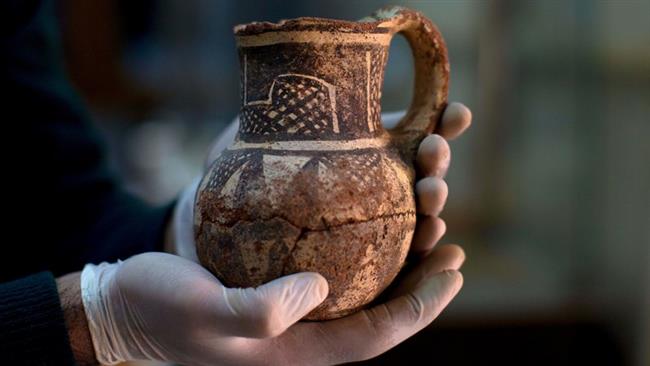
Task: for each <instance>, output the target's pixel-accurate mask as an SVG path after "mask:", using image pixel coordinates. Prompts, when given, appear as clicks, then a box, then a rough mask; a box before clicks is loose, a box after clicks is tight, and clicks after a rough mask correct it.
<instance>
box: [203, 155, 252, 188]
mask: <svg viewBox="0 0 650 366" xmlns="http://www.w3.org/2000/svg"><path fill="white" fill-rule="evenodd" d="M253 155H254V153H253V152H243V153H240V154H229V155H227V156H224V155H221V156H220V157H219V158H218V159H217V161H216V162H215V169H213V170H212V175H211V176H210V178H209V179H208V184H207V187H206V189H208V190H210V191H214V190H221V188H223V186H224V184H226V181H227V180H228V179H229V178H230V177H231V176H232V175H233V174H234V173H235V171H237V169H239V168H240V167H241V166H242V165H244V164H245V163H247V162H248V161H249V159H250V158H252V157H253Z"/></svg>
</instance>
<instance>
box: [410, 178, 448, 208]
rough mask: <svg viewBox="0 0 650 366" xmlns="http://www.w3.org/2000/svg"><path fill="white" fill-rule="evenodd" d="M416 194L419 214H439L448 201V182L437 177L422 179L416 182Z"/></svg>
mask: <svg viewBox="0 0 650 366" xmlns="http://www.w3.org/2000/svg"><path fill="white" fill-rule="evenodd" d="M415 194H416V196H417V212H418V213H419V214H422V215H427V216H438V215H439V214H440V212H441V211H442V209H443V207H444V206H445V202H446V201H447V194H448V188H447V183H445V181H444V180H442V179H440V178H436V177H426V178H424V179H420V180H419V181H418V182H417V183H416V184H415Z"/></svg>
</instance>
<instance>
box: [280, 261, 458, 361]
mask: <svg viewBox="0 0 650 366" xmlns="http://www.w3.org/2000/svg"><path fill="white" fill-rule="evenodd" d="M462 283H463V277H462V275H461V274H460V272H457V271H454V270H449V271H445V272H441V273H439V274H437V275H434V276H431V277H429V278H427V279H426V281H424V282H423V283H422V284H421V285H420V286H419V287H418V288H416V289H415V290H414V291H413V292H410V293H408V294H406V295H404V296H400V297H398V298H395V299H393V300H391V301H389V302H387V303H385V304H381V305H378V306H375V307H373V308H371V309H368V310H363V311H360V312H358V313H355V314H353V315H350V316H347V317H345V318H341V319H336V320H331V321H327V322H319V323H298V324H297V325H295V326H294V327H292V328H290V330H289V331H288V332H285V333H284V334H282V335H281V336H280V337H279V338H278V339H275V340H274V344H275V345H277V346H278V348H279V349H281V350H282V352H283V355H284V357H286V359H287V361H288V362H287V364H310V365H325V364H328V365H331V364H340V363H346V362H353V361H362V360H367V359H369V358H372V357H375V356H377V355H379V354H381V353H384V352H386V351H388V350H389V349H391V348H393V347H394V346H396V345H397V344H399V343H400V342H402V341H404V340H405V339H407V338H408V337H410V336H412V335H413V334H415V333H417V332H418V331H420V330H421V329H422V328H424V327H425V326H427V325H428V324H429V323H431V322H432V321H433V320H434V319H435V318H436V317H437V316H438V314H440V312H441V311H442V310H443V309H444V308H445V307H446V306H447V304H449V302H450V301H451V300H452V299H453V297H454V296H455V295H456V294H457V293H458V291H459V290H460V288H461V286H462ZM277 352H280V351H277Z"/></svg>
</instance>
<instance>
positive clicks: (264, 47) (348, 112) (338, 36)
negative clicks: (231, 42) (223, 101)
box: [235, 18, 391, 142]
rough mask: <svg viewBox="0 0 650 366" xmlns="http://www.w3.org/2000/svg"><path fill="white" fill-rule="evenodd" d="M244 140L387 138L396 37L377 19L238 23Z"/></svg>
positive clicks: (242, 135)
mask: <svg viewBox="0 0 650 366" xmlns="http://www.w3.org/2000/svg"><path fill="white" fill-rule="evenodd" d="M235 37H236V40H237V47H238V51H239V59H240V71H241V111H240V129H239V140H241V141H246V142H265V141H281V140H288V141H292V140H355V139H361V138H373V137H377V136H379V135H381V134H382V133H383V129H382V128H381V122H380V115H381V106H380V99H381V87H382V83H383V77H384V68H385V65H386V59H387V54H388V45H389V42H390V39H391V34H390V33H389V32H388V30H387V29H385V28H381V27H378V26H377V25H376V24H375V23H355V22H345V21H337V20H328V19H318V18H299V19H294V20H287V21H282V22H280V23H266V22H264V23H251V24H246V25H240V26H237V27H235Z"/></svg>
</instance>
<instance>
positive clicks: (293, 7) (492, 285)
mask: <svg viewBox="0 0 650 366" xmlns="http://www.w3.org/2000/svg"><path fill="white" fill-rule="evenodd" d="M394 3H400V4H402V5H405V6H408V7H412V8H414V9H417V10H420V11H422V12H423V13H425V14H426V15H427V16H428V17H429V18H431V19H432V20H433V21H434V22H435V23H436V24H437V25H438V26H439V28H440V30H441V31H442V33H443V35H444V37H445V39H446V41H447V45H448V47H449V53H450V59H451V96H450V100H452V101H461V102H463V103H465V104H466V105H468V106H469V107H470V108H471V109H472V111H473V112H474V124H473V127H472V128H471V129H470V130H469V131H468V132H467V133H466V134H465V136H463V137H462V138H461V139H459V140H458V141H454V142H453V143H452V149H453V164H452V168H451V171H450V172H449V179H448V183H449V187H450V196H449V201H448V204H447V208H446V210H445V212H444V213H443V215H442V217H443V218H444V219H445V220H446V221H447V226H448V233H447V235H446V237H445V238H444V241H445V242H456V243H460V244H462V245H463V246H464V248H465V249H466V251H467V257H468V259H467V262H466V265H465V267H464V271H463V272H464V275H465V287H464V289H463V291H462V292H461V294H460V295H459V296H458V298H457V299H456V300H455V301H454V302H453V303H452V304H451V306H450V307H449V308H448V310H447V311H446V312H445V313H444V314H442V316H441V317H440V318H439V319H438V320H436V321H435V322H434V324H433V325H432V326H431V327H430V328H429V329H426V330H425V331H423V332H422V333H420V334H419V335H418V336H416V337H414V338H413V339H411V340H409V341H407V342H406V343H404V344H403V345H401V346H399V347H397V348H395V349H394V350H392V351H390V352H389V353H387V354H385V355H383V356H381V357H380V358H378V359H376V360H372V361H369V362H366V363H365V364H377V365H379V364H382V365H392V364H403V363H405V362H407V361H409V360H410V361H412V362H411V363H413V364H418V363H421V364H436V365H476V364H481V365H491V364H499V365H522V364H524V365H536V364H540V365H541V364H553V365H558V364H591V365H601V364H602V365H649V364H650V269H649V268H650V266H649V264H650V250H649V247H650V1H642V0H639V1H633V0H630V1H625V0H620V1H508V0H493V1H406V2H399V1H395V2H394ZM383 5H385V3H383V2H379V1H370V0H356V1H349V0H328V1H304V0H303V1H297V0H290V1H286V0H285V1H263V2H262V1H259V2H254V1H234V0H233V1H225V0H140V1H126V0H121V1H119V0H93V1H86V0H59V10H60V18H61V21H62V25H63V30H64V34H63V36H64V40H65V45H66V52H67V54H66V57H67V65H68V68H69V72H70V75H71V77H72V79H73V81H74V83H75V84H76V86H77V88H78V89H79V90H80V92H81V94H82V95H83V96H84V97H85V98H86V100H87V102H88V103H89V105H90V108H91V110H92V113H93V114H94V116H95V120H96V122H97V123H98V125H99V126H100V127H101V129H102V130H103V131H104V132H105V133H106V136H107V138H108V140H109V145H110V147H111V157H112V162H113V164H114V167H115V169H117V170H119V171H120V172H121V174H122V175H123V177H124V179H125V182H126V183H127V184H128V186H129V187H130V188H131V189H132V190H133V191H135V192H137V193H139V194H140V195H142V196H143V197H144V198H146V199H147V200H149V201H151V202H165V201H168V200H170V199H173V197H174V196H175V195H176V194H177V193H178V192H179V190H180V189H181V188H182V187H183V185H185V184H187V183H188V182H189V181H190V180H191V178H192V177H193V176H195V175H197V174H200V172H201V166H202V162H203V159H204V157H205V153H206V149H207V146H208V144H209V143H210V141H211V140H213V139H214V138H215V137H216V136H217V135H218V134H219V133H220V132H221V131H222V130H223V129H224V128H225V127H226V126H227V125H228V124H229V123H230V121H231V120H232V119H233V118H234V117H235V115H236V113H237V112H238V109H239V70H238V63H237V54H236V49H235V43H234V38H233V36H232V27H233V26H234V25H235V24H238V23H245V22H250V21H254V20H269V21H277V20H280V19H282V18H293V17H298V16H319V17H329V18H341V19H348V20H354V19H359V18H362V17H363V16H366V15H368V14H370V13H371V12H372V11H374V10H375V9H376V8H378V7H381V6H383ZM398 38H399V37H398ZM412 79H413V70H412V59H411V55H410V51H409V49H408V45H407V43H406V42H405V41H404V40H403V39H401V38H399V39H396V40H395V41H393V44H392V45H391V53H390V58H389V65H388V68H387V71H386V78H385V83H384V89H383V98H382V102H383V109H384V111H392V110H398V109H404V108H406V107H407V106H408V103H409V100H410V97H411V88H412Z"/></svg>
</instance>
